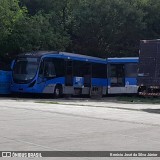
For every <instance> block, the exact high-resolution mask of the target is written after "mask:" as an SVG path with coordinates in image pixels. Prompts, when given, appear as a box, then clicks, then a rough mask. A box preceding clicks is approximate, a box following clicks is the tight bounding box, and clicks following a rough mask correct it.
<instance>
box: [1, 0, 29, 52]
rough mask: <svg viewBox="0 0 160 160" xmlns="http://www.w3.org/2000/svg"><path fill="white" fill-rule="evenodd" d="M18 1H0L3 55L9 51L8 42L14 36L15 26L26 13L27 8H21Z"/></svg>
mask: <svg viewBox="0 0 160 160" xmlns="http://www.w3.org/2000/svg"><path fill="white" fill-rule="evenodd" d="M18 2H19V1H18V0H1V1H0V48H1V53H2V52H5V51H7V48H5V47H7V43H8V42H7V40H8V37H9V36H10V35H11V34H12V31H13V28H14V25H15V24H16V23H17V22H18V21H19V19H21V18H22V17H23V15H24V13H25V12H26V10H25V8H20V7H19V3H18Z"/></svg>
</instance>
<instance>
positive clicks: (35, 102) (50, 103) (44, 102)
mask: <svg viewBox="0 0 160 160" xmlns="http://www.w3.org/2000/svg"><path fill="white" fill-rule="evenodd" d="M35 103H45V104H59V103H58V102H44V101H39V102H35Z"/></svg>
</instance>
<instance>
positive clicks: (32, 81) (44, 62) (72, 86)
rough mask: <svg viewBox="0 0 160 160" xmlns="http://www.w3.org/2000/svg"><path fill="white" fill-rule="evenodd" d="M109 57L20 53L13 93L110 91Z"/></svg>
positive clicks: (56, 53)
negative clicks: (107, 59) (108, 86)
mask: <svg viewBox="0 0 160 160" xmlns="http://www.w3.org/2000/svg"><path fill="white" fill-rule="evenodd" d="M106 64H107V61H106V59H101V58H96V57H91V56H85V55H79V54H73V53H66V52H57V51H49V52H48V51H38V52H30V53H24V54H21V55H18V56H17V58H16V59H15V62H14V64H13V71H12V84H11V91H12V92H13V93H49V94H54V95H55V97H60V96H62V95H63V94H69V95H92V94H93V95H94V94H101V95H104V94H106V91H107V65H106Z"/></svg>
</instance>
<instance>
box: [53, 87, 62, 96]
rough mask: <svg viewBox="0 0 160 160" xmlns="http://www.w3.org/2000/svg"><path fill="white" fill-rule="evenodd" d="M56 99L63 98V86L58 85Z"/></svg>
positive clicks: (55, 92) (55, 91) (55, 90)
mask: <svg viewBox="0 0 160 160" xmlns="http://www.w3.org/2000/svg"><path fill="white" fill-rule="evenodd" d="M54 97H55V98H60V97H62V86H60V85H57V86H56V87H55V89H54Z"/></svg>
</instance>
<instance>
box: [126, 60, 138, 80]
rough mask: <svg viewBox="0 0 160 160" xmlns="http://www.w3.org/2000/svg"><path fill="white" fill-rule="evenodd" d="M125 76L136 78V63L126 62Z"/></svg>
mask: <svg viewBox="0 0 160 160" xmlns="http://www.w3.org/2000/svg"><path fill="white" fill-rule="evenodd" d="M125 67H126V77H128V78H136V77H137V74H138V64H137V63H128V64H126V66H125Z"/></svg>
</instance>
